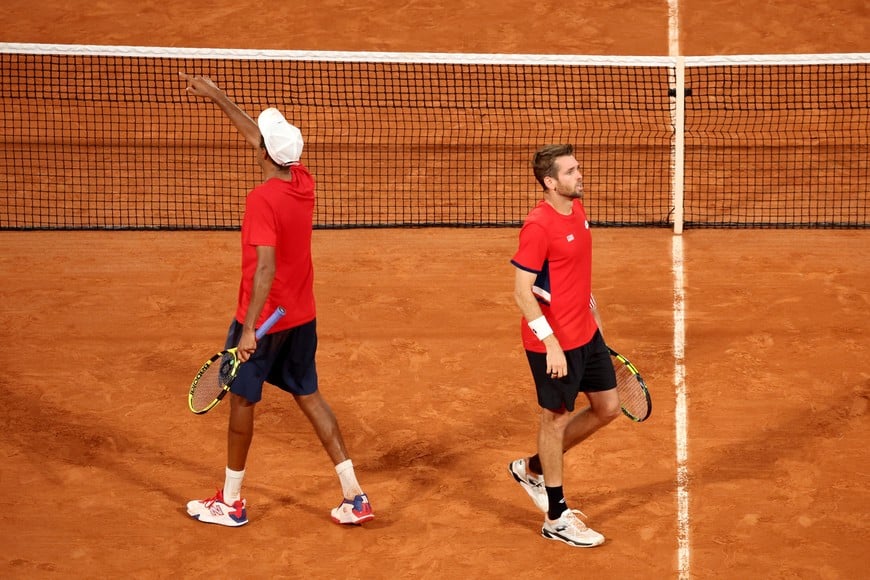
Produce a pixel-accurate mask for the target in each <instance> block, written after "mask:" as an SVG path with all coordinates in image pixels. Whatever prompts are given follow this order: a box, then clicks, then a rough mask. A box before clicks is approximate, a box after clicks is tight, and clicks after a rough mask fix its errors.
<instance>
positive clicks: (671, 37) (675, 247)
mask: <svg viewBox="0 0 870 580" xmlns="http://www.w3.org/2000/svg"><path fill="white" fill-rule="evenodd" d="M679 16H680V5H679V1H678V0H668V52H669V55H670V56H671V57H672V58H677V59H678V58H680V56H681V55H680V23H679V22H680V19H679ZM677 93H678V94H679V83H678V91H677ZM679 221H680V226H679V228H678V229H675V231H674V235H673V236H672V237H671V238H672V240H671V243H672V246H671V247H672V250H671V253H672V259H673V272H674V388H675V390H676V408H675V410H674V431H675V436H676V447H677V573H678V578H679V580H688V579H689V578H690V577H691V574H690V567H689V564H690V559H689V487H688V486H689V472H688V465H687V462H688V438H687V420H688V416H687V413H686V367H685V353H686V317H685V306H686V295H685V287H686V286H685V275H684V272H683V236H682V235H680V234H682V223H681V222H682V217H681V216H680V218H679Z"/></svg>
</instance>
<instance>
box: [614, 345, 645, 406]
mask: <svg viewBox="0 0 870 580" xmlns="http://www.w3.org/2000/svg"><path fill="white" fill-rule="evenodd" d="M607 350H609V351H610V356H611V357H613V358H615V359H616V361H617V363H614V364H621V365H622V366H623V367H625V368H626V369H627V370H628V372H630V373H631V374H632V375H633V376H634V378H635V379H636V380H637V382H638V384H639V385H640V390H641V392H642V393H643V395H644V397H645V398H646V409H647V411H646V415H644V416H643V417H635V416H634V415H633V414H632V413H630V412H629V411H628V410H626V408H625V407H624V406H623V405H622V403H620V405H619V406H620V408H621V409H622V414H623V415H625V416H626V417H628V418H629V419H631V420H632V421H634V422H635V423H642V422H643V421H646V420H647V419H649V416H650V415H652V397H650V394H649V389H648V388H647V386H646V381H644V380H643V377H642V376H640V371H638V370H637V367H635V366H634V365H633V364H632V362H631V361H630V360H628V359H627V358H625V357H624V356H622V355H621V354H619V353H618V352H616V351H615V350H613V349H612V348H610V347H607ZM614 370H615V369H614Z"/></svg>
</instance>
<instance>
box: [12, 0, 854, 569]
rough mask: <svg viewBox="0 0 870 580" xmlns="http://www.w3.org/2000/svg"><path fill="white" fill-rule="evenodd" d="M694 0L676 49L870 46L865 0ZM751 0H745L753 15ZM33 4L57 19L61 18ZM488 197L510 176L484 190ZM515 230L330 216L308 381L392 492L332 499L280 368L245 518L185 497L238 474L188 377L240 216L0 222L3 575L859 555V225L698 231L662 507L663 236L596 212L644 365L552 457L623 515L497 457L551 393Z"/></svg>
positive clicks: (240, 17)
mask: <svg viewBox="0 0 870 580" xmlns="http://www.w3.org/2000/svg"><path fill="white" fill-rule="evenodd" d="M779 4H780V3H773V2H769V3H755V4H751V5H749V4H746V3H741V2H734V1H733V0H732V1H730V2H698V1H695V2H690V3H687V4H684V5H683V12H682V14H681V17H682V22H683V24H684V26H685V30H684V32H683V36H682V39H681V45H682V48H683V52H684V53H685V54H717V53H722V54H754V53H788V52H795V53H796V52H858V51H867V50H868V48H870V47H868V45H867V41H866V34H865V33H864V32H863V31H864V30H866V24H867V19H868V14H867V8H866V6H865V4H864V3H863V2H859V1H848V2H812V3H810V2H805V1H800V2H791V3H789V5H788V7H782V6H781V5H779ZM260 6H261V4H260V3H253V2H245V1H241V2H239V1H236V2H225V1H224V0H216V1H212V2H208V3H205V2H185V3H163V2H156V1H139V2H81V1H67V2H44V3H41V7H40V10H34V8H33V3H32V2H22V1H19V0H8V1H7V2H5V3H4V18H3V21H2V23H0V35H2V36H0V40H2V41H7V42H47V43H80V44H119V45H136V44H152V45H160V46H197V47H237V48H275V49H278V48H286V49H319V50H403V51H438V52H442V51H443V52H448V51H453V52H536V53H577V54H628V55H631V54H636V55H661V54H667V50H668V41H667V24H668V19H667V6H666V4H665V3H662V2H613V1H609V2H603V3H597V4H595V5H592V4H581V5H579V6H571V7H570V10H569V9H568V8H567V7H566V5H565V4H564V3H554V2H539V3H528V2H519V1H514V0H510V1H507V2H441V3H422V2H419V3H415V2H410V3H387V2H383V3H381V2H375V1H368V2H336V1H332V2H330V1H325V2H317V3H315V2H296V3H293V4H292V5H281V6H277V7H273V10H272V11H271V12H266V11H264V10H263V9H262V8H261V7H260ZM745 11H751V13H746V12H745ZM46 16H48V17H46ZM496 202H497V200H496ZM516 236H517V231H516V229H480V230H458V229H457V230H453V229H415V230H352V231H318V232H315V236H314V255H315V260H316V263H315V266H316V272H317V281H316V291H317V297H318V307H319V331H320V337H321V346H320V350H319V369H320V375H321V382H322V389H323V392H324V394H325V396H326V397H327V399H328V400H329V401H330V402H331V404H332V407H333V409H334V411H335V412H336V414H337V416H338V418H339V420H340V422H341V425H342V428H343V430H344V434H345V438H346V440H347V444H348V447H349V448H350V451H351V455H352V457H353V459H354V463H355V464H356V465H357V474H358V476H359V479H360V481H361V482H362V484H363V485H364V487H365V489H366V491H367V492H368V493H369V495H370V497H371V500H372V503H373V506H374V508H375V512H376V519H375V520H374V521H373V522H371V523H369V524H366V525H365V526H364V527H360V528H343V527H339V526H336V525H335V524H333V523H331V521H330V520H329V516H328V513H329V509H330V508H331V507H333V506H334V505H335V504H336V503H337V502H338V501H339V499H340V497H339V496H340V490H339V486H338V481H337V478H336V476H335V473H334V471H333V469H332V466H331V464H330V462H329V460H328V458H327V456H326V454H325V452H324V451H323V450H322V449H321V448H320V446H319V444H318V442H317V440H316V437H315V435H314V434H313V432H312V430H311V428H310V427H309V425H308V424H307V422H306V421H305V419H304V417H303V416H302V415H301V413H300V412H299V410H298V409H297V408H296V407H295V405H294V404H293V402H292V400H291V399H290V398H289V397H287V396H284V395H282V393H280V392H279V391H277V390H275V389H273V388H270V387H267V391H266V393H265V397H264V401H263V402H262V404H261V405H260V406H259V407H258V421H257V430H256V434H255V439H254V445H253V448H252V451H251V457H250V461H249V464H248V476H247V479H246V483H245V495H246V497H247V499H248V503H249V518H250V520H251V521H250V524H249V525H247V526H244V527H242V528H239V529H228V528H222V527H218V526H206V525H202V524H198V523H197V522H194V521H193V520H191V519H190V518H189V517H188V516H187V515H186V512H185V510H184V504H185V503H186V501H187V500H189V499H192V498H197V497H205V496H206V495H209V494H211V493H212V491H213V489H214V488H215V487H217V486H219V485H220V483H221V482H222V479H223V462H224V451H225V449H224V448H225V437H226V435H225V431H226V412H227V407H226V406H225V405H222V406H219V407H218V408H217V409H216V410H215V411H213V412H212V413H210V414H209V415H206V416H203V417H196V416H194V415H192V414H191V413H190V412H189V411H188V410H187V406H186V401H185V397H186V391H187V387H188V384H189V382H190V379H191V378H192V374H193V373H194V371H195V370H196V368H197V367H198V365H199V364H200V363H201V362H202V361H203V360H204V359H205V358H206V357H208V356H209V355H210V354H212V352H213V351H214V350H216V349H217V348H218V347H219V346H220V344H221V343H222V340H223V337H224V333H225V330H226V326H227V324H228V322H229V318H230V316H231V314H232V312H233V310H234V304H235V295H236V288H237V277H238V234H237V233H234V232H222V233H183V232H155V233H142V232H112V233H107V232H74V233H70V232H67V233H64V232H0V248H2V253H0V324H2V328H3V329H4V340H3V342H4V348H3V350H2V355H0V357H2V358H0V360H2V363H3V364H2V366H3V368H4V372H3V373H2V378H0V404H2V409H3V413H2V414H0V428H2V431H3V437H2V439H0V486H2V487H0V490H2V494H3V498H4V501H3V509H2V510H0V545H2V546H3V549H2V551H0V577H3V578H22V579H30V578H66V577H73V578H169V577H172V578H228V577H237V578H238V577H241V578H433V579H435V578H513V577H523V578H599V579H605V580H609V579H623V578H638V579H659V578H677V577H678V570H679V562H678V559H677V555H678V537H679V532H680V526H681V525H685V526H687V529H688V549H689V550H688V554H689V560H688V565H686V564H685V563H684V568H687V569H688V571H689V574H688V575H689V576H690V577H693V578H738V579H746V578H822V579H825V580H833V579H844V580H847V579H848V580H851V579H856V578H862V577H865V574H866V569H867V567H868V565H870V558H868V556H867V547H868V546H870V533H868V524H867V521H868V515H870V514H868V511H870V509H868V506H870V494H868V480H870V461H868V459H870V452H868V451H867V441H868V440H870V421H868V413H867V406H868V399H870V372H868V371H867V366H868V365H867V363H868V359H870V357H868V345H867V335H868V327H870V323H868V320H870V292H868V288H870V238H868V233H867V232H865V231H806V230H797V231H761V230H733V231H732V230H720V231H707V230H690V231H688V232H686V233H685V234H684V235H683V236H682V237H681V238H680V240H681V242H682V244H683V250H684V252H685V263H684V272H685V294H686V301H685V304H684V306H685V324H686V356H685V367H686V390H687V403H688V404H687V411H688V432H687V436H688V438H687V444H688V463H687V467H688V472H689V479H688V482H687V488H686V489H687V490H688V493H689V510H688V518H687V520H685V521H680V520H679V518H678V509H677V496H676V490H677V481H676V472H677V461H676V452H675V449H676V434H675V431H676V430H675V408H676V396H675V387H674V366H675V361H674V349H673V336H674V275H673V272H672V270H673V259H672V247H673V244H674V238H673V236H672V234H671V233H670V232H669V231H667V230H630V229H629V230H613V229H597V230H596V231H595V232H594V244H595V281H594V288H595V294H596V297H597V298H598V301H599V303H600V305H601V308H602V311H603V316H604V323H605V336H606V337H607V339H608V341H609V342H610V343H611V344H612V345H613V346H614V347H615V348H617V349H618V350H620V351H623V352H624V353H625V354H627V355H628V356H629V357H630V358H631V359H632V360H633V361H634V362H635V364H637V366H638V367H639V368H640V370H641V372H642V373H643V374H644V375H645V377H646V379H647V381H648V382H649V384H650V386H651V388H652V390H653V397H654V405H655V407H654V412H653V416H652V417H651V418H650V420H649V421H648V422H646V423H644V424H642V425H636V424H633V423H631V422H629V421H628V420H624V419H619V420H618V421H616V422H615V423H613V424H612V425H610V426H609V427H607V428H606V430H604V431H602V432H600V433H598V434H596V435H595V436H594V437H593V438H592V439H590V440H589V441H588V442H587V443H586V444H584V445H582V446H580V447H579V448H577V449H575V450H573V451H572V452H571V453H570V454H568V455H567V456H566V484H565V485H566V491H567V496H568V500H569V502H571V504H572V505H573V506H574V507H578V508H581V509H583V511H584V512H585V513H586V514H587V515H588V516H589V524H590V525H591V526H592V527H594V528H596V529H598V530H599V531H601V532H602V533H604V534H605V535H606V536H607V538H608V541H607V543H605V544H604V546H602V547H599V548H596V549H594V550H578V549H572V548H569V547H567V546H565V545H563V544H560V543H556V542H549V541H546V540H544V539H542V538H540V536H539V529H540V524H541V521H542V517H541V515H540V514H539V513H538V512H536V510H535V508H534V506H533V505H532V503H531V501H530V500H529V499H528V497H527V496H526V495H525V493H524V492H523V491H522V490H521V489H520V488H519V487H518V486H517V485H516V484H515V483H513V481H512V479H511V478H510V476H509V475H508V473H507V469H506V468H507V464H508V462H509V461H511V460H512V459H515V458H517V457H519V456H521V455H524V454H528V453H530V452H532V451H533V449H534V446H535V430H536V417H537V408H536V404H535V399H534V394H533V388H532V386H531V382H530V377H529V372H528V369H527V366H526V362H525V359H524V356H523V353H522V350H521V346H520V341H519V334H518V332H519V328H518V325H519V315H518V314H517V310H516V307H515V305H514V303H513V297H512V275H513V273H512V268H511V266H510V264H509V259H510V257H511V255H512V253H513V251H514V249H515V244H516Z"/></svg>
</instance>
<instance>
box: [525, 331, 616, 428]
mask: <svg viewBox="0 0 870 580" xmlns="http://www.w3.org/2000/svg"><path fill="white" fill-rule="evenodd" d="M526 357H527V358H528V359H529V368H531V369H532V377H533V378H534V379H535V388H536V390H537V391H538V405H540V406H541V407H543V408H544V409H550V410H551V411H560V410H562V409H566V410H567V411H569V412H570V411H573V410H574V403H575V401H576V400H577V395H578V393H580V392H586V393H588V392H595V391H609V390H610V389H615V388H616V373H615V372H614V371H613V362H612V361H611V359H610V350H608V348H607V345H606V344H605V343H604V339H603V338H602V337H601V332H600V331H597V330H596V331H595V336H593V337H592V340H590V341H589V342H588V343H586V344H584V345H583V346H581V347H578V348H574V349H571V350H567V351H565V359H566V360H567V361H568V375H567V376H564V377H562V378H560V379H554V378H552V377H551V376H550V375H549V374H548V373H547V355H546V353H542V352H531V351H528V350H527V351H526Z"/></svg>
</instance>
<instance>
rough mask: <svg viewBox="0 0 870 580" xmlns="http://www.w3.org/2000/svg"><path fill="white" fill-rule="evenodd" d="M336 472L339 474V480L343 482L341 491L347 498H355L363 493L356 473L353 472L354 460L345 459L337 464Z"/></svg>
mask: <svg viewBox="0 0 870 580" xmlns="http://www.w3.org/2000/svg"><path fill="white" fill-rule="evenodd" d="M335 472H336V473H337V474H338V480H339V481H340V482H341V493H343V494H344V497H345V499H353V498H354V497H355V496H358V495H360V494H361V493H362V488H361V487H360V486H359V482H358V481H357V480H356V474H355V473H354V472H353V462H352V461H351V460H350V459H345V460H344V461H342V462H341V463H339V464H338V465H336V466H335Z"/></svg>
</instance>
